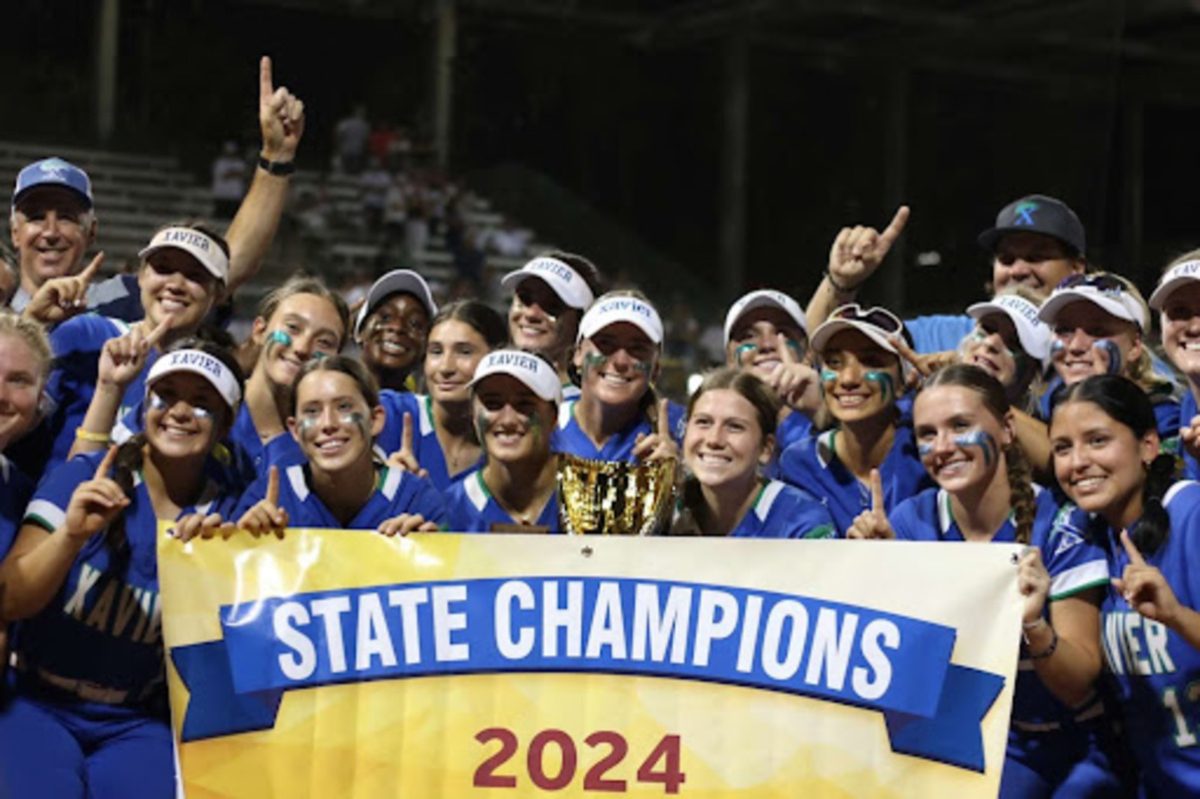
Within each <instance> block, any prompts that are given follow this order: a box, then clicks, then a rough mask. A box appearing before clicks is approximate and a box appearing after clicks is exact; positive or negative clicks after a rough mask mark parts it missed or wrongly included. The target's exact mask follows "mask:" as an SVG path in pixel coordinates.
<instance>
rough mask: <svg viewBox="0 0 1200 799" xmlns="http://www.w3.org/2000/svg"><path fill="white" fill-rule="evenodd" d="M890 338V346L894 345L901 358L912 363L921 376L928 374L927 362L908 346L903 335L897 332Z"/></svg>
mask: <svg viewBox="0 0 1200 799" xmlns="http://www.w3.org/2000/svg"><path fill="white" fill-rule="evenodd" d="M890 338H891V342H892V346H894V347H895V348H896V351H897V352H899V353H900V357H901V358H903V359H904V360H906V361H908V362H909V363H910V364H912V365H913V368H914V369H916V370H917V372H918V373H920V374H921V376H922V377H925V376H928V375H929V371H930V370H929V366H928V364H926V363H925V362H924V361H923V360H922V359H921V356H920V355H918V354H917V353H916V351H914V350H913V348H912V347H910V346H908V342H907V341H905V340H904V336H903V335H901V334H899V333H897V334H896V335H895V336H892V337H890Z"/></svg>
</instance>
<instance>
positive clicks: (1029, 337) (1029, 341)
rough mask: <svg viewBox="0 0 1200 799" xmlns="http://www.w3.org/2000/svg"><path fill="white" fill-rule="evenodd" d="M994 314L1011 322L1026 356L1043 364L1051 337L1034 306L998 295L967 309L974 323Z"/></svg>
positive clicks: (1021, 300) (1011, 296)
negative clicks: (999, 314)
mask: <svg viewBox="0 0 1200 799" xmlns="http://www.w3.org/2000/svg"><path fill="white" fill-rule="evenodd" d="M995 313H1002V314H1004V315H1005V316H1007V317H1008V318H1009V319H1011V320H1012V323H1013V327H1014V328H1016V331H1017V339H1018V340H1019V341H1020V342H1021V349H1023V350H1025V352H1026V354H1028V355H1029V356H1030V357H1032V358H1036V359H1037V360H1039V361H1042V362H1045V360H1046V356H1048V355H1049V354H1050V339H1051V338H1052V335H1051V333H1050V328H1049V327H1047V326H1046V323H1045V322H1043V321H1042V320H1041V319H1039V318H1038V307H1037V306H1036V305H1034V304H1033V303H1032V302H1030V301H1029V300H1027V299H1024V298H1023V297H1018V296H1017V295H1015V294H999V295H997V296H995V297H993V298H992V299H991V301H989V302H977V303H975V304H974V305H972V306H971V307H969V308H967V315H968V316H970V317H971V318H972V319H974V320H975V321H979V320H980V319H982V318H983V317H985V316H990V315H991V314H995Z"/></svg>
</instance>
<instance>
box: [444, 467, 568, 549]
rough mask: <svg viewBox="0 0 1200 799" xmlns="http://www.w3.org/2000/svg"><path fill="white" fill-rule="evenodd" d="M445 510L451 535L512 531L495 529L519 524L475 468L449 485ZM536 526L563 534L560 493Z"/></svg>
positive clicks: (550, 503) (546, 508) (481, 473)
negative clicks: (559, 504) (559, 501)
mask: <svg viewBox="0 0 1200 799" xmlns="http://www.w3.org/2000/svg"><path fill="white" fill-rule="evenodd" d="M446 509H447V514H446V530H448V531H449V532H451V533H490V532H493V531H495V532H511V530H506V529H496V528H497V525H498V526H499V527H500V528H512V527H515V526H517V525H518V522H517V520H516V519H514V518H513V517H512V515H511V514H509V512H508V511H506V510H504V508H502V507H500V503H498V502H497V501H496V499H495V498H494V497H493V496H492V492H491V491H490V490H488V487H487V483H485V482H484V480H483V469H476V470H475V471H473V472H471V473H470V474H468V475H467V476H466V477H464V478H463V479H462V480H459V481H458V482H457V483H455V484H454V485H452V486H450V488H449V489H448V490H447V491H446ZM533 526H535V527H540V528H545V531H546V532H550V533H558V532H561V528H560V525H559V521H558V492H557V491H555V492H554V493H553V494H551V496H550V499H549V501H547V502H546V507H544V508H542V512H541V513H540V514H539V515H538V518H537V521H536V522H534V525H533Z"/></svg>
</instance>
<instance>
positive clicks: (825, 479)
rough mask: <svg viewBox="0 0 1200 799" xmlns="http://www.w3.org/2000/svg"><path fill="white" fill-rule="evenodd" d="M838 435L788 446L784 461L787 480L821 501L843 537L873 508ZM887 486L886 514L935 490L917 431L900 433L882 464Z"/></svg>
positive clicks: (830, 432) (824, 435)
mask: <svg viewBox="0 0 1200 799" xmlns="http://www.w3.org/2000/svg"><path fill="white" fill-rule="evenodd" d="M837 434H838V431H837V430H827V431H825V432H824V433H821V434H820V435H816V436H809V437H808V438H805V439H803V440H802V441H800V442H799V443H796V444H793V445H792V446H790V447H788V448H787V449H786V450H785V451H784V453H783V455H782V456H780V459H779V468H780V473H781V475H782V476H783V479H784V480H786V481H787V482H789V483H791V484H792V485H794V486H800V487H802V488H803V489H804V490H805V491H808V492H810V493H811V494H813V496H816V497H819V498H820V499H821V501H822V502H824V503H825V506H826V507H827V508H828V509H829V515H830V516H832V517H833V523H834V527H836V528H837V535H838V537H839V538H842V537H844V536H845V535H846V530H848V529H850V525H851V524H853V523H854V519H855V518H856V517H857V516H858V514H860V513H862V512H863V511H865V510H870V508H871V489H870V488H869V487H868V486H867V484H866V483H863V482H861V481H860V480H859V479H858V478H857V477H855V476H854V475H853V474H852V473H851V472H850V470H849V469H847V468H846V467H845V466H844V465H842V462H841V461H840V460H838V457H837ZM879 476H880V479H881V480H882V482H883V499H884V510H886V511H888V512H890V511H891V509H892V508H894V507H895V506H896V505H898V504H899V503H900V502H901V500H904V499H907V498H908V497H911V496H913V495H915V494H916V493H917V492H918V491H921V490H922V489H925V488H928V487H929V486H931V485H933V480H932V479H931V478H930V477H929V474H928V473H927V472H926V471H925V467H924V466H922V465H921V459H920V458H919V457H918V456H917V446H916V442H915V441H914V439H913V433H912V429H911V428H909V427H907V426H899V427H897V428H896V435H895V440H894V442H893V443H892V448H891V449H890V450H889V451H888V454H887V457H886V458H884V459H883V463H881V464H880V465H879Z"/></svg>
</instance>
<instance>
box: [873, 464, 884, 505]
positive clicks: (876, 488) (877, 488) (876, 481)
mask: <svg viewBox="0 0 1200 799" xmlns="http://www.w3.org/2000/svg"><path fill="white" fill-rule="evenodd" d="M883 504H884V502H883V478H882V477H880V476H879V470H878V469H872V470H871V510H877V511H880V512H882V511H883V510H884V507H883Z"/></svg>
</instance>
